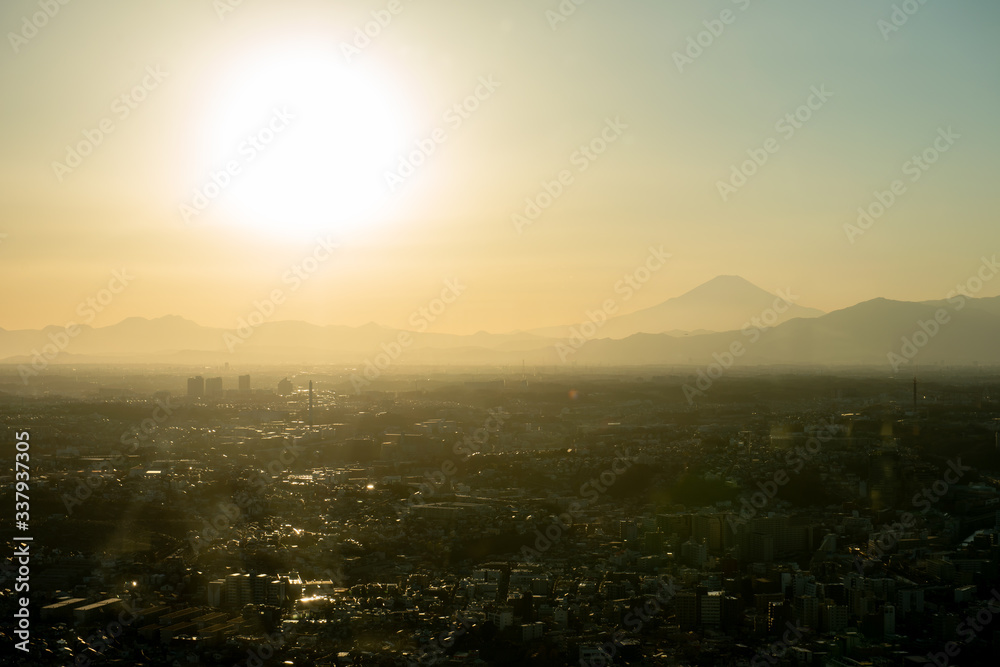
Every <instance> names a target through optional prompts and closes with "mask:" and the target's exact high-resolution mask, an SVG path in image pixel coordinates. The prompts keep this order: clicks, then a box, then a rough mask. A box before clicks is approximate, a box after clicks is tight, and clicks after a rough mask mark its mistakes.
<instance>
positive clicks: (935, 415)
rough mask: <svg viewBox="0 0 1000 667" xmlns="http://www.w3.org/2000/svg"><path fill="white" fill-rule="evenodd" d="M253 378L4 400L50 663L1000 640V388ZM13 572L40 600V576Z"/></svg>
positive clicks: (582, 656) (983, 656)
mask: <svg viewBox="0 0 1000 667" xmlns="http://www.w3.org/2000/svg"><path fill="white" fill-rule="evenodd" d="M206 371H207V373H208V375H209V376H212V375H213V373H215V372H217V371H214V370H213V369H204V370H203V371H202V372H206ZM228 372H229V371H224V373H228ZM231 372H232V377H229V376H228V375H226V374H223V375H222V376H221V377H219V376H216V377H219V381H218V382H219V384H220V385H222V386H223V387H225V386H236V385H237V382H238V386H240V390H237V391H225V392H220V391H208V386H209V382H211V381H210V380H209V381H207V382H206V390H205V392H204V396H201V395H199V394H198V392H197V391H195V392H192V391H191V389H192V384H194V385H196V386H200V384H201V383H200V382H199V381H198V380H197V378H195V379H194V380H191V379H188V378H191V377H194V376H193V375H192V373H191V371H187V372H185V371H175V370H171V369H129V368H119V369H93V370H78V372H77V373H75V374H74V375H72V376H70V375H60V374H57V373H51V374H48V375H46V376H44V378H43V380H44V382H43V383H42V384H40V385H37V386H36V387H37V389H36V391H34V392H33V393H31V394H30V395H29V394H25V393H24V392H15V391H8V390H10V389H12V385H7V386H6V388H3V387H0V391H2V392H3V393H0V402H2V405H3V411H4V414H5V415H6V419H5V424H4V426H5V428H6V432H5V438H6V439H7V441H8V442H12V443H13V442H14V440H15V435H16V433H18V432H26V433H28V434H30V445H31V449H30V451H31V471H32V472H31V492H30V498H31V503H32V508H31V520H30V528H29V529H28V530H29V533H30V534H31V537H32V538H33V540H32V542H31V547H30V549H31V551H30V557H31V574H30V577H31V588H30V596H31V599H30V605H29V607H28V609H29V611H30V615H31V619H32V625H31V642H32V644H33V646H34V648H35V650H37V653H36V655H37V656H38V659H37V662H36V663H35V664H39V665H48V664H51V665H65V664H79V665H100V664H108V665H112V664H165V665H166V664H184V665H186V664H192V665H198V664H201V665H213V664H225V665H231V664H244V665H262V664H285V665H351V664H373V665H377V664H386V665H392V664H399V665H403V664H407V665H412V664H421V665H430V664H441V665H444V664H489V665H500V664H514V663H523V664H537V665H559V664H563V665H569V664H572V665H593V666H595V667H596V666H597V665H612V664H615V665H617V664H621V665H629V664H631V665H641V664H649V665H652V664H664V665H694V664H699V665H734V666H735V665H753V666H755V667H756V666H758V665H786V664H789V665H791V664H795V665H900V666H907V667H908V666H910V665H924V664H940V665H945V664H957V665H977V664H978V665H985V664H994V662H995V659H996V656H997V655H998V650H1000V626H998V625H997V624H996V623H994V620H993V617H994V615H995V614H996V613H997V612H998V611H1000V571H998V563H1000V559H998V556H1000V540H998V535H1000V533H998V528H1000V495H998V492H1000V478H998V476H997V471H998V469H1000V451H998V449H997V430H998V423H1000V422H998V419H1000V400H998V399H1000V396H998V390H1000V384H998V382H997V381H996V378H995V377H994V376H987V375H982V374H980V373H965V372H960V371H955V372H942V371H938V372H935V373H933V374H930V375H928V376H927V377H926V378H922V379H921V381H920V384H919V385H918V387H917V391H916V392H914V385H913V382H912V378H909V377H907V378H903V377H898V378H883V377H875V376H873V375H864V374H858V375H851V374H847V373H843V374H829V373H826V374H821V373H798V374H796V375H788V376H775V375H773V374H764V373H760V374H754V373H749V372H741V373H738V374H734V375H733V376H732V377H726V378H723V379H722V380H720V381H719V382H718V383H717V385H716V386H715V387H713V389H712V391H711V393H710V394H709V396H707V397H706V399H704V400H702V401H699V402H697V403H695V404H693V405H691V404H689V402H688V401H687V400H686V399H685V396H684V392H683V385H684V384H685V383H686V382H689V381H690V380H691V371H678V370H675V369H651V370H650V371H649V372H645V373H643V372H641V371H640V370H636V369H622V370H619V371H615V370H606V371H602V372H599V373H598V372H594V371H591V372H583V371H580V372H577V373H573V374H567V373H565V372H564V371H560V370H553V369H549V370H546V369H528V370H527V371H524V370H522V369H520V368H518V369H516V371H514V372H511V371H509V370H506V369H500V370H498V371H485V370H482V369H479V370H469V371H467V372H466V371H459V370H455V371H452V372H449V373H447V374H435V373H433V372H427V373H425V374H419V373H415V372H409V371H406V372H404V371H400V372H397V373H392V374H387V375H386V377H384V378H382V379H380V380H379V381H378V382H376V383H373V384H372V386H371V387H370V388H368V389H366V390H365V391H363V392H355V391H352V390H351V384H350V372H351V371H350V369H345V370H341V371H338V370H336V369H329V368H317V369H303V370H297V371H292V370H291V369H288V370H286V369H266V368H258V369H252V370H251V371H250V372H249V373H247V372H243V371H242V370H235V369H234V370H233V371H231ZM238 375H239V376H241V377H239V379H238V380H237V376H238ZM248 376H249V377H248ZM250 377H252V378H253V383H254V386H257V387H265V388H262V389H257V390H254V391H252V392H251V391H249V384H250ZM279 383H280V384H281V387H282V390H281V391H280V392H279V391H278V387H279ZM310 383H313V386H314V389H313V391H312V396H311V398H312V401H313V404H312V415H311V417H312V426H310V412H309V408H310V403H309V401H310V391H309V387H310ZM266 387H270V388H271V389H268V388H266ZM108 388H113V389H114V390H115V392H116V395H117V396H120V397H118V398H106V397H102V396H105V395H106V392H104V393H102V392H101V389H108ZM4 481H5V485H4V488H5V497H6V499H7V500H6V501H5V503H6V504H7V505H8V506H10V507H13V503H14V497H13V496H14V488H15V484H14V482H15V479H14V476H13V475H12V474H10V473H8V474H6V475H5V476H4ZM2 576H3V587H4V588H6V589H7V593H8V595H12V594H13V591H14V588H15V586H16V585H17V577H18V570H17V564H16V563H15V562H12V561H8V562H7V565H6V566H5V570H4V572H3V575H2ZM8 618H9V616H8ZM4 627H5V629H4V634H5V635H8V636H7V637H5V640H9V641H11V642H16V641H17V636H16V635H14V634H13V631H14V629H15V628H16V626H14V627H12V626H10V625H9V621H8V623H7V624H5V626H4ZM991 661H993V662H991Z"/></svg>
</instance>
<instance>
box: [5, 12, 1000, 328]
mask: <svg viewBox="0 0 1000 667" xmlns="http://www.w3.org/2000/svg"><path fill="white" fill-rule="evenodd" d="M229 2H231V4H232V5H233V7H228V3H229ZM47 4H48V3H46V2H43V3H41V5H47ZM52 4H53V5H54V6H57V7H58V11H57V12H55V14H54V16H51V17H47V16H44V14H38V12H42V11H43V10H41V9H40V8H39V7H40V5H39V3H38V2H37V1H29V0H9V1H7V2H4V3H3V5H2V7H0V26H2V28H3V32H4V35H5V37H4V41H5V44H4V46H3V49H5V51H4V52H3V53H2V55H0V75H2V89H3V96H2V97H3V100H2V102H0V117H2V125H0V142H2V151H0V172H2V174H0V176H2V180H3V184H4V185H3V188H2V190H0V281H2V285H3V287H2V290H3V304H4V308H3V313H2V317H0V327H2V328H5V329H21V328H40V327H42V326H45V325H50V324H59V325H63V324H65V323H66V322H67V321H69V320H74V319H75V320H77V321H79V319H80V318H79V316H78V315H77V307H78V304H79V303H81V301H83V300H85V299H86V298H87V297H89V296H92V295H94V294H95V293H97V292H98V291H99V290H100V289H101V288H103V287H106V286H107V285H108V283H109V281H110V280H111V279H112V275H113V272H114V271H116V270H118V271H121V270H122V269H125V270H126V271H127V272H128V274H130V275H132V276H134V278H133V279H131V281H130V282H129V283H128V285H127V287H125V289H124V290H122V291H121V293H120V294H118V295H117V296H116V297H115V298H114V300H113V301H112V302H111V303H110V304H108V305H107V307H106V308H104V309H103V311H102V312H100V313H99V314H98V316H97V318H96V319H95V320H94V322H93V325H94V326H107V325H110V324H114V323H116V322H118V321H120V320H122V319H124V318H126V317H130V316H143V317H159V316H162V315H168V314H173V315H181V316H183V317H186V318H189V319H192V320H195V321H197V322H199V323H201V324H204V325H210V326H218V327H232V326H234V324H235V322H236V321H237V319H238V318H239V317H241V316H245V315H246V314H247V313H248V312H250V310H251V309H252V308H253V307H254V306H253V304H254V301H255V300H258V301H259V300H261V299H264V298H266V297H267V296H268V294H270V293H271V292H273V291H274V290H275V289H280V290H283V294H284V295H285V296H286V297H287V298H286V300H285V303H283V304H281V305H280V307H279V308H278V309H277V311H276V312H275V313H274V315H273V319H276V320H285V319H301V320H305V321H308V322H312V323H314V324H321V325H323V324H348V325H360V324H364V323H367V322H370V321H375V322H378V323H381V324H385V325H390V326H401V327H403V326H407V321H408V319H409V318H410V316H411V314H412V313H413V312H414V311H415V310H416V309H417V308H419V307H420V306H423V305H425V304H427V303H428V302H429V301H430V300H431V299H433V298H434V297H436V296H438V295H440V294H441V291H442V288H443V287H444V284H445V280H446V279H457V280H458V281H460V283H461V284H462V285H464V288H465V289H464V291H463V292H462V294H461V296H460V297H459V298H458V299H456V300H455V303H453V304H451V305H450V306H449V309H448V310H447V312H445V313H444V315H442V316H441V317H440V318H439V319H438V320H437V321H435V322H434V323H433V326H432V327H431V330H434V331H447V332H455V333H471V332H475V331H478V330H487V331H495V332H502V331H511V330H515V329H530V328H534V327H544V326H552V325H560V324H565V323H571V322H577V321H580V320H581V319H583V316H584V315H583V314H584V312H585V311H586V310H587V309H588V308H593V307H595V306H597V305H599V304H600V303H601V302H602V301H603V300H604V299H606V298H607V297H608V296H612V295H613V294H614V285H615V283H616V282H617V281H618V280H620V279H621V278H622V276H623V275H625V274H629V273H632V272H633V271H634V270H635V269H636V268H637V267H639V266H640V265H642V264H643V262H645V261H646V258H647V255H648V254H649V250H648V249H649V247H650V246H654V247H657V248H659V247H660V246H662V247H663V249H664V250H665V251H666V252H668V253H670V254H671V255H672V257H671V258H670V260H669V262H667V265H666V266H665V267H664V268H663V269H662V270H659V271H657V272H655V273H654V274H653V275H652V277H651V278H650V280H649V282H648V283H646V284H645V285H643V287H642V289H641V290H639V291H638V292H637V293H636V294H635V296H634V298H632V299H631V300H629V302H628V303H627V304H625V305H624V308H623V310H625V311H633V310H637V309H640V308H643V307H647V306H650V305H653V304H656V303H659V302H661V301H663V300H665V299H668V298H670V297H674V296H678V295H680V294H682V293H684V292H686V291H688V290H690V289H692V288H693V287H696V286H697V285H699V284H701V283H704V282H705V281H707V280H709V279H711V278H713V277H714V276H717V275H720V274H736V275H740V276H743V277H744V278H746V279H748V280H750V281H751V282H753V283H755V284H757V285H759V286H760V287H762V288H764V289H767V290H769V291H772V292H773V291H776V290H778V289H786V288H790V289H791V290H792V291H793V292H794V293H795V294H797V295H798V296H799V297H800V300H799V303H800V304H802V305H803V306H809V307H813V308H820V309H823V310H827V311H829V310H834V309H837V308H842V307H846V306H849V305H853V304H854V303H857V302H859V301H864V300H867V299H871V298H874V297H879V296H883V297H887V298H893V299H902V300H922V299H938V298H943V297H944V296H945V295H946V294H947V293H948V292H949V291H951V290H952V289H953V288H954V286H955V284H956V283H959V282H964V281H965V280H966V279H967V278H968V277H969V276H970V275H974V273H975V271H976V269H977V268H978V267H979V266H980V264H981V261H982V260H981V258H982V257H983V256H984V255H985V256H987V257H991V256H992V255H994V254H995V253H997V251H998V250H1000V247H998V246H1000V233H998V225H997V208H998V206H997V205H998V203H1000V188H998V187H997V184H996V174H997V166H996V163H997V156H998V155H1000V125H998V122H997V118H1000V85H998V84H1000V42H998V40H997V34H998V28H1000V3H997V2H996V1H995V0H967V1H964V2H945V1H944V0H930V1H929V2H926V3H924V4H921V3H919V2H917V1H916V0H909V2H902V3H901V2H899V1H898V0H896V1H895V2H891V1H889V0H840V1H838V2H802V1H801V0H768V1H765V0H735V1H733V0H713V1H698V2H695V1H693V0H691V1H685V0H671V1H669V2H665V1H661V0H634V1H625V0H623V1H612V0H588V1H587V2H584V3H583V4H581V5H580V6H576V5H574V4H573V3H572V2H570V1H569V0H566V1H565V2H562V3H561V4H560V2H559V1H558V0H486V1H482V0H481V1H477V2H454V1H452V2H443V1H439V0H412V1H411V0H398V2H396V1H393V2H390V1H389V0H375V1H372V2H319V1H312V0H284V1H283V2H280V3H278V2H265V1H264V0H243V1H242V2H241V3H239V4H237V3H236V1H235V0H217V1H216V2H213V0H198V1H195V2H191V1H189V2H173V1H171V2H167V1H161V2H142V3H136V2H126V1H125V0H107V1H104V2H101V3H99V4H98V3H87V2H82V1H77V2H72V1H71V2H69V3H68V4H66V5H58V4H57V3H55V2H53V3H52ZM894 4H895V5H897V6H899V5H901V4H903V5H907V7H908V8H909V7H911V5H912V7H913V8H918V9H917V10H916V11H915V13H913V15H912V16H909V15H906V14H905V13H900V12H902V10H898V11H897V14H896V16H895V20H896V23H897V24H899V25H898V26H897V25H894V24H893V12H894V9H893V6H894ZM560 6H563V7H575V11H574V12H573V13H572V14H571V15H569V16H565V17H564V16H561V15H558V12H559V7H560ZM390 8H394V9H396V10H397V11H396V13H395V14H393V13H392V12H391V10H390ZM229 9H231V11H229ZM373 12H375V15H373ZM547 12H549V13H548V14H547ZM723 12H728V13H726V14H723ZM32 15H36V16H35V19H34V20H35V22H36V23H38V24H42V27H40V28H36V27H35V25H33V24H32ZM556 16H558V17H559V19H565V20H559V21H556V19H555V17H556ZM25 17H27V18H25ZM387 17H388V18H387ZM720 17H724V19H725V21H723V20H722V19H720ZM378 18H381V19H382V21H383V22H384V23H385V25H384V26H379V27H378V30H375V29H374V26H375V25H377V24H375V23H372V22H374V21H377V20H378ZM43 19H44V20H43ZM903 19H905V21H904V20H903ZM726 21H728V23H726ZM880 21H881V22H882V23H880ZM26 22H27V24H26ZM706 22H707V25H706ZM366 24H372V25H370V26H369V29H370V32H372V33H377V34H376V35H375V36H374V37H370V38H368V39H369V43H367V44H365V43H364V42H363V41H361V40H360V39H359V38H358V34H359V33H358V30H359V29H361V30H363V29H364V27H365V25H366ZM890 26H891V28H893V30H891V31H890V29H889V27H890ZM897 27H898V30H896V29H895V28H897ZM712 30H715V32H717V33H719V34H718V35H717V36H716V35H713V34H712V33H711V31H712ZM699 33H703V34H702V35H701V40H702V42H703V43H705V44H707V46H703V47H699V48H700V54H699V51H698V49H694V48H691V47H690V45H691V42H689V38H692V39H693V40H694V41H695V43H696V42H697V40H698V36H699ZM345 45H347V46H345ZM348 47H350V48H348ZM689 49H690V50H689ZM675 53H680V54H685V53H686V55H684V58H681V57H679V56H677V55H675ZM477 95H478V96H477ZM123 96H124V97H123ZM809 103H811V104H812V105H813V108H812V109H810V108H809V107H808V106H806V107H804V109H800V107H803V105H808V104H809ZM456 105H459V108H458V109H456V108H455V107H456ZM797 112H798V113H799V114H800V119H799V120H795V114H796V113H797ZM789 114H791V115H792V116H791V119H790V120H789V119H786V116H787V115H789ZM805 116H808V118H807V119H806V120H805V121H801V118H803V117H805ZM102 128H103V129H102ZM106 130H110V132H108V131H106ZM88 137H89V138H88ZM591 142H594V143H593V145H594V146H595V147H597V148H600V147H602V146H604V147H605V148H606V150H605V152H604V153H603V154H601V155H596V154H595V155H594V159H592V160H591V159H590V158H588V157H586V155H585V154H584V153H582V152H580V148H581V146H586V145H588V144H591ZM935 142H936V143H935ZM81 143H82V144H83V148H82V152H85V153H86V152H89V154H87V155H85V156H82V157H80V159H79V162H78V163H76V161H75V159H74V157H73V156H72V155H70V156H68V155H67V151H68V149H71V148H74V147H78V146H79V145H81ZM89 143H96V144H97V145H96V146H95V147H93V150H92V151H88V149H89ZM421 145H422V146H424V147H425V149H427V147H429V146H432V147H433V151H430V149H427V150H425V151H424V152H430V155H429V156H426V157H425V156H424V155H422V154H421V155H418V156H417V157H418V158H419V159H418V160H417V161H422V162H423V163H422V164H421V165H420V166H417V167H416V168H415V169H414V170H413V173H412V175H408V174H406V173H405V170H404V175H403V176H400V175H399V174H400V162H401V160H409V157H407V156H410V155H411V154H413V152H414V151H417V150H419V148H418V147H419V146H421ZM766 146H770V149H768V148H766ZM595 150H596V149H595ZM769 150H770V152H768V151H769ZM925 150H927V151H929V153H928V154H929V155H930V156H931V157H935V158H936V162H935V163H934V164H928V165H926V169H924V168H922V167H920V166H919V165H918V164H916V163H912V162H910V163H909V164H908V161H911V160H912V159H913V157H914V156H919V155H921V154H923V153H924V152H925ZM748 151H749V153H748ZM752 154H753V155H757V156H761V155H762V154H763V155H766V158H767V159H766V162H764V163H763V164H762V165H760V166H757V165H753V167H754V170H755V171H756V173H754V174H753V175H751V176H749V177H748V178H747V179H746V183H745V185H742V186H741V187H739V188H736V189H735V191H731V192H727V193H726V194H722V193H720V187H719V182H720V181H728V180H729V179H730V177H731V175H732V171H733V167H734V165H736V166H739V165H741V164H742V163H744V162H745V161H746V160H748V159H750V155H752ZM57 163H58V164H57ZM72 164H76V166H71V165H72ZM233 165H235V167H236V168H235V169H233V173H225V172H226V170H227V168H229V167H231V166H233ZM388 172H392V173H394V174H396V176H394V177H393V176H390V177H387V173H388ZM561 172H562V173H561ZM213 175H214V178H215V181H216V182H218V183H224V187H220V188H217V189H215V188H214V184H213ZM560 177H561V178H562V179H563V182H562V183H559V180H560ZM896 180H899V181H900V183H898V184H897V193H901V194H896V195H891V196H893V197H895V199H896V202H895V203H894V204H893V205H891V206H889V207H888V210H887V211H886V212H885V214H884V215H883V216H881V217H880V218H878V219H877V220H874V222H873V224H871V225H870V227H869V228H868V229H867V230H865V231H863V233H861V234H855V235H851V234H849V233H848V232H849V230H845V225H851V224H854V223H855V221H856V220H857V218H858V208H859V207H865V208H868V207H870V206H871V205H872V203H873V202H876V201H877V200H876V196H875V193H876V191H879V192H883V191H884V192H887V193H890V194H891V190H892V186H893V182H894V181H896ZM543 182H550V183H551V182H555V183H559V184H558V186H554V185H550V186H549V187H550V189H554V191H555V190H557V189H561V190H562V192H561V194H559V196H557V197H555V200H554V202H553V203H552V204H551V206H549V207H548V208H546V209H545V210H544V211H543V212H542V213H541V215H540V216H538V217H537V219H535V220H533V221H532V222H531V224H520V225H519V224H518V223H516V222H515V220H514V218H513V217H512V216H514V215H515V214H518V215H522V216H526V211H525V209H526V207H528V203H527V202H526V199H529V198H530V199H536V198H538V196H539V194H540V193H545V189H544V188H543ZM206 188H207V189H208V190H209V191H210V192H213V191H214V192H215V195H216V196H215V197H214V198H211V199H210V201H209V200H208V199H207V198H206V201H207V206H206V207H205V208H204V210H200V211H197V207H196V206H195V204H194V203H193V202H196V201H197V198H196V191H202V192H204V191H205V190H206ZM546 196H547V195H546ZM886 196H889V195H882V197H883V199H885V197H886ZM542 199H543V201H544V199H545V197H542ZM724 199H725V200H724ZM186 206H190V207H191V208H185V207H186ZM192 210H196V213H192ZM876 210H877V209H876ZM185 211H186V213H185ZM525 219H527V217H525ZM849 237H850V238H849ZM319 238H322V239H332V240H333V241H334V242H338V243H339V244H340V247H339V249H337V250H336V251H335V252H334V253H333V255H332V256H331V257H330V258H329V259H326V260H325V261H317V262H316V264H315V265H313V267H312V268H314V269H315V271H314V272H312V273H308V272H306V273H305V274H304V275H308V280H304V281H301V282H299V283H295V282H294V281H291V280H288V279H287V275H288V272H289V271H291V270H293V269H292V267H294V266H299V267H300V268H301V267H302V262H303V261H304V260H305V259H306V258H307V257H314V256H315V255H314V254H313V253H314V251H315V249H316V244H317V239H319ZM320 254H321V255H322V254H323V253H320ZM324 256H325V255H324ZM312 261H313V260H309V262H312ZM293 284H300V285H301V287H297V288H296V289H292V285H293ZM997 294H1000V284H993V283H991V284H987V286H986V287H985V289H984V290H983V291H982V293H980V294H978V295H977V296H994V295H997Z"/></svg>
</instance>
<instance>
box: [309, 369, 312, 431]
mask: <svg viewBox="0 0 1000 667" xmlns="http://www.w3.org/2000/svg"><path fill="white" fill-rule="evenodd" d="M312 428H313V381H312V380H309V430H310V431H312Z"/></svg>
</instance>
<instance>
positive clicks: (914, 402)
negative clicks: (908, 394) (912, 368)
mask: <svg viewBox="0 0 1000 667" xmlns="http://www.w3.org/2000/svg"><path fill="white" fill-rule="evenodd" d="M913 409H914V410H916V409H917V376H916V375H914V376H913Z"/></svg>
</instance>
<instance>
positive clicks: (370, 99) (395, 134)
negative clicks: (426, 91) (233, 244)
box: [206, 49, 402, 236]
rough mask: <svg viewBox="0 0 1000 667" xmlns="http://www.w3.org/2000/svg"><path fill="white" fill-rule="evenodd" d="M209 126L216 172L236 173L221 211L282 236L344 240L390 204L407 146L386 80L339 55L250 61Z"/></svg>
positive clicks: (230, 82) (223, 94) (231, 81)
mask: <svg viewBox="0 0 1000 667" xmlns="http://www.w3.org/2000/svg"><path fill="white" fill-rule="evenodd" d="M236 69H237V70H238V71H237V72H236V73H235V75H234V76H232V77H230V78H228V79H227V80H226V81H227V83H226V85H225V86H223V87H222V89H221V90H219V94H218V102H217V103H216V104H214V105H213V114H214V117H213V118H212V122H210V123H209V125H208V135H207V137H206V138H207V139H208V145H207V147H206V148H207V149H208V155H206V158H207V160H208V164H210V165H212V166H211V167H210V169H211V170H212V172H213V173H216V174H217V173H219V170H220V169H222V170H223V171H227V166H228V165H236V169H233V170H232V171H233V172H234V173H231V174H223V175H222V176H221V179H222V180H226V176H227V175H230V176H231V181H229V182H227V184H226V186H225V187H224V188H222V193H221V195H220V196H219V197H218V201H217V202H213V207H215V206H217V207H218V213H219V214H221V215H222V216H224V217H225V218H227V219H229V220H232V221H234V222H236V223H237V224H240V225H241V226H249V227H254V228H258V229H261V230H263V231H265V232H267V231H269V232H273V233H277V234H280V235H283V236H285V235H306V234H315V233H317V232H322V231H325V232H331V231H332V232H337V231H344V230H346V229H347V228H349V227H351V226H354V225H357V224H361V223H363V222H365V220H366V215H368V214H370V213H372V212H373V211H374V210H375V209H377V208H378V207H379V206H380V205H381V204H382V203H383V201H384V198H385V197H386V194H387V193H386V189H385V186H384V183H383V180H382V171H383V170H384V168H385V165H386V164H388V163H390V162H391V160H392V158H393V156H394V154H395V151H396V150H397V149H398V145H399V143H400V140H401V134H402V123H401V122H400V116H399V115H398V112H397V110H398V109H399V108H400V105H399V104H398V103H395V102H394V100H393V99H392V98H391V96H390V95H389V93H388V92H387V86H386V85H385V82H383V81H379V80H376V78H375V75H373V74H372V73H371V72H365V71H364V70H361V69H356V68H351V67H347V66H345V65H344V64H343V62H342V60H338V58H337V55H336V53H335V52H333V51H330V50H329V49H326V50H323V51H319V52H316V51H307V50H299V51H296V52H295V53H293V54H288V53H283V54H280V55H275V54H269V55H262V56H261V57H260V58H259V59H256V60H254V61H253V62H249V63H244V62H242V61H241V62H240V63H239V66H238V67H237V68H236Z"/></svg>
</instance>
